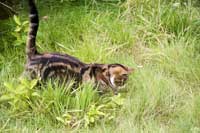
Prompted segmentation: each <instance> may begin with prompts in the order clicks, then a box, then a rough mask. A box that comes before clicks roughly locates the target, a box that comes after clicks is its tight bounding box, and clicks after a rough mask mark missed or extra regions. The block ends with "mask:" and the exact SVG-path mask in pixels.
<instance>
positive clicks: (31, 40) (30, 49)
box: [26, 0, 39, 59]
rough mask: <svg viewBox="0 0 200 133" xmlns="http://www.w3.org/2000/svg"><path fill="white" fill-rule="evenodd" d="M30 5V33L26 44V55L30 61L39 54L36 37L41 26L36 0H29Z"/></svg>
mask: <svg viewBox="0 0 200 133" xmlns="http://www.w3.org/2000/svg"><path fill="white" fill-rule="evenodd" d="M28 4H29V32H28V38H27V44H26V54H27V57H28V58H29V59H30V58H31V57H32V56H33V55H35V54H37V53H38V52H37V49H36V35H37V30H38V26H39V17H38V11H37V8H36V5H35V2H34V0H28Z"/></svg>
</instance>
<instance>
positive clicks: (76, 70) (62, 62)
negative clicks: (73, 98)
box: [25, 0, 133, 93]
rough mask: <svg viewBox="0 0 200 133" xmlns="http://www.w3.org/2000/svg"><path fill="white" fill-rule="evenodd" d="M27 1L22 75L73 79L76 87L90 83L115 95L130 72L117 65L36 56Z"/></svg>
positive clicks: (33, 17)
mask: <svg viewBox="0 0 200 133" xmlns="http://www.w3.org/2000/svg"><path fill="white" fill-rule="evenodd" d="M28 1H29V9H30V11H29V19H30V24H29V25H30V26H29V33H28V39H27V46H26V54H27V63H26V67H25V72H26V74H27V75H28V76H29V77H30V78H31V79H34V78H40V79H41V80H42V81H45V80H47V79H59V80H60V81H69V80H72V79H74V80H75V81H76V84H80V83H82V82H88V81H89V82H91V81H92V82H93V83H94V84H95V85H99V88H100V90H106V89H107V88H112V90H113V91H114V92H115V93H117V91H118V87H119V86H123V85H124V84H125V83H126V81H127V79H128V75H129V74H130V73H131V72H132V71H133V69H131V68H129V67H126V66H124V65H121V64H95V63H94V64H86V63H83V62H81V61H80V60H78V59H77V58H75V57H73V56H70V55H67V54H61V53H43V54H41V53H39V52H38V51H37V49H36V35H37V30H38V26H39V17H38V12H37V8H36V5H35V2H34V0H28Z"/></svg>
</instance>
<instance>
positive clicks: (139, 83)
mask: <svg viewBox="0 0 200 133" xmlns="http://www.w3.org/2000/svg"><path fill="white" fill-rule="evenodd" d="M22 5H23V6H25V5H26V4H22ZM37 5H38V7H39V13H40V18H41V21H40V28H39V32H38V37H37V46H38V49H39V51H42V52H44V51H49V52H52V51H57V52H62V53H68V54H71V55H74V56H76V57H77V58H79V59H80V60H82V61H84V62H98V63H122V64H125V65H128V66H131V67H134V68H135V69H136V70H135V72H134V74H132V75H131V76H130V79H129V82H128V84H127V86H126V88H125V89H126V92H125V93H121V94H120V95H118V96H113V95H112V94H110V93H108V94H104V95H99V93H98V92H97V91H96V90H95V89H93V88H92V86H91V85H83V86H81V87H80V88H79V89H78V90H76V91H74V92H71V91H69V90H70V84H69V86H57V85H56V84H55V85H52V84H51V83H48V84H47V85H44V86H41V87H39V88H31V87H30V86H31V84H32V85H33V84H34V81H26V80H22V81H21V80H19V77H20V75H21V73H22V72H23V66H24V64H25V52H24V51H25V50H24V48H25V44H24V43H21V44H19V45H17V46H16V45H15V43H16V38H15V37H14V36H13V32H14V30H15V28H16V26H17V25H16V24H15V22H14V21H13V19H10V20H9V21H0V23H1V27H0V29H1V32H0V34H1V37H0V40H1V44H2V45H1V46H0V50H1V53H0V77H1V78H0V97H1V98H0V99H1V100H0V131H2V132H5V131H8V132H36V131H39V132H68V131H78V132H200V113H199V112H200V93H199V91H200V45H199V44H200V7H199V2H198V0H196V1H195V0H194V1H191V0H185V1H179V0H173V1H164V0H155V1H153V0H127V1H117V0H116V1H113V2H112V1H101V2H100V1H95V0H91V1H89V0H86V1H71V2H68V1H50V2H49V3H46V2H45V1H38V2H37ZM23 6H22V7H23ZM43 16H48V18H47V19H43V18H42V17H43ZM18 17H19V18H20V19H21V21H22V22H23V21H26V20H27V10H26V7H25V8H23V9H22V10H21V12H20V14H19V16H18ZM5 27H7V28H5ZM23 32H26V31H23ZM14 34H18V33H15V32H14ZM20 35H21V36H23V34H20ZM21 39H22V40H23V38H21ZM137 66H141V67H137ZM2 97H3V98H2Z"/></svg>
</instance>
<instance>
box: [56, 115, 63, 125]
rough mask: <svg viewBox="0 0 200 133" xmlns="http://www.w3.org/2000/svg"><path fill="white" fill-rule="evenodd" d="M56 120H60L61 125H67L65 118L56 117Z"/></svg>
mask: <svg viewBox="0 0 200 133" xmlns="http://www.w3.org/2000/svg"><path fill="white" fill-rule="evenodd" d="M56 120H58V121H59V122H61V123H63V124H65V121H64V119H63V118H61V117H56Z"/></svg>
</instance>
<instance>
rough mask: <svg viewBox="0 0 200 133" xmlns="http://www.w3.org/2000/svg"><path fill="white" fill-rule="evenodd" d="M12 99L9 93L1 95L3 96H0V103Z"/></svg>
mask: <svg viewBox="0 0 200 133" xmlns="http://www.w3.org/2000/svg"><path fill="white" fill-rule="evenodd" d="M12 99H13V97H12V96H11V95H3V96H1V97H0V103H2V102H7V101H10V100H12Z"/></svg>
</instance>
